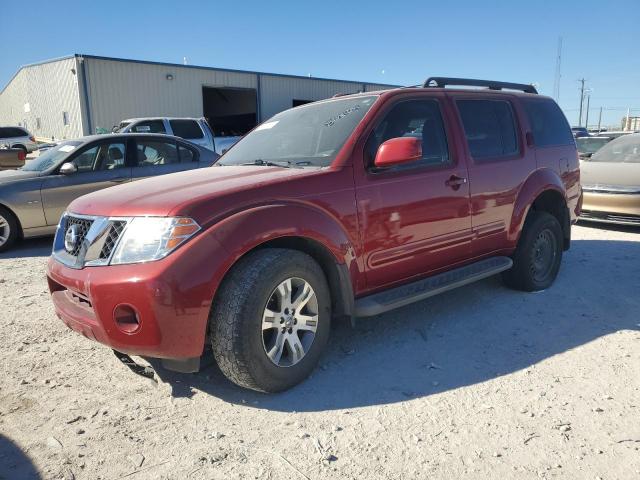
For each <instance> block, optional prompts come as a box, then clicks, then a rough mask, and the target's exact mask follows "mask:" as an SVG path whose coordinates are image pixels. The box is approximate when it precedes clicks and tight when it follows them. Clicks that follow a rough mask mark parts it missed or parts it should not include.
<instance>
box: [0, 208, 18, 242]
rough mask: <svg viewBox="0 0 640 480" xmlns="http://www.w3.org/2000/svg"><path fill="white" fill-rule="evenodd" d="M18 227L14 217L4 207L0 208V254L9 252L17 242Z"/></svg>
mask: <svg viewBox="0 0 640 480" xmlns="http://www.w3.org/2000/svg"><path fill="white" fill-rule="evenodd" d="M19 233H20V232H19V227H18V221H17V220H16V217H15V216H14V215H13V213H11V212H10V211H9V210H7V209H6V208H4V207H0V252H4V251H7V250H9V249H10V248H11V247H12V246H13V245H14V244H15V243H16V240H18V237H19Z"/></svg>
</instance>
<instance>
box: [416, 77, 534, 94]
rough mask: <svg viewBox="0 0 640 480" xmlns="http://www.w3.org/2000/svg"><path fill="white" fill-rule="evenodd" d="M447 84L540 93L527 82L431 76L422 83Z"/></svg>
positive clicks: (436, 85)
mask: <svg viewBox="0 0 640 480" xmlns="http://www.w3.org/2000/svg"><path fill="white" fill-rule="evenodd" d="M447 85H456V86H465V87H487V88H488V89H490V90H503V89H508V90H521V91H523V92H525V93H538V90H536V87H534V86H533V85H527V84H526V83H510V82H496V81H494V80H475V79H473V78H451V77H429V78H427V80H426V81H425V82H424V84H423V85H422V86H423V87H424V88H428V87H440V88H444V87H446V86H447Z"/></svg>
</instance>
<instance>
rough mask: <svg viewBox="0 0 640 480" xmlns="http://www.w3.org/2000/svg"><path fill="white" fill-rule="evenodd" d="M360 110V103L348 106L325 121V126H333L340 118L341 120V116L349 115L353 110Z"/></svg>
mask: <svg viewBox="0 0 640 480" xmlns="http://www.w3.org/2000/svg"><path fill="white" fill-rule="evenodd" d="M358 110H360V105H354V106H353V107H351V108H347V109H346V110H345V111H344V112H342V113H340V114H338V115H336V116H335V117H333V118H331V119H330V120H327V121H326V122H324V126H325V127H331V126H333V125H334V124H335V123H336V122H337V121H338V120H340V119H341V118H344V117H346V116H347V115H349V114H350V113H353V112H357V111H358Z"/></svg>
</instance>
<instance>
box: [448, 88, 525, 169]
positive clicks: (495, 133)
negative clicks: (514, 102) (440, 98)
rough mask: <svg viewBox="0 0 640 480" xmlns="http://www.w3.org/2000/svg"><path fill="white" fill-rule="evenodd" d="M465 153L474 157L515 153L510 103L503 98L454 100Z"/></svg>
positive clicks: (513, 122)
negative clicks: (461, 126) (466, 151)
mask: <svg viewBox="0 0 640 480" xmlns="http://www.w3.org/2000/svg"><path fill="white" fill-rule="evenodd" d="M456 104H457V105H458V111H459V112H460V118H461V119H462V124H463V126H464V133H465V136H466V138H467V144H468V145H469V152H470V153H471V156H472V157H473V158H474V160H479V161H482V160H490V159H496V158H500V157H510V156H513V155H516V154H517V153H518V135H517V130H516V123H515V119H514V115H513V110H512V108H511V104H510V103H509V102H507V101H504V100H472V99H464V100H457V101H456Z"/></svg>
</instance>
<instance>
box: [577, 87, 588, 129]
mask: <svg viewBox="0 0 640 480" xmlns="http://www.w3.org/2000/svg"><path fill="white" fill-rule="evenodd" d="M578 81H579V82H580V115H579V116H578V126H579V127H581V126H582V103H583V102H584V82H585V81H586V80H585V79H584V78H581V79H580V80H578Z"/></svg>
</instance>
